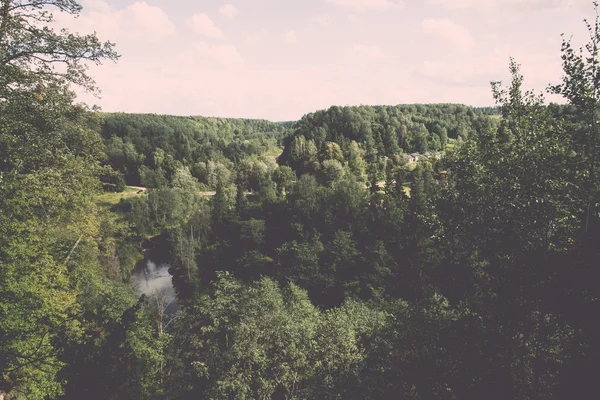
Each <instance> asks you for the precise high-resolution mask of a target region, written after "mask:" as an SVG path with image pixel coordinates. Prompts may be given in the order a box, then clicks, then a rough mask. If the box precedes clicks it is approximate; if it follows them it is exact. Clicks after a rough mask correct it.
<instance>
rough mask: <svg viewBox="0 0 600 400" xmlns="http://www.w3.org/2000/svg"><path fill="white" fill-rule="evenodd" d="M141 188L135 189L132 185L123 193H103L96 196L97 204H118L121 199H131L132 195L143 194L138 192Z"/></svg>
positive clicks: (105, 205)
mask: <svg viewBox="0 0 600 400" xmlns="http://www.w3.org/2000/svg"><path fill="white" fill-rule="evenodd" d="M138 190H139V189H134V188H131V187H127V188H126V189H125V191H123V192H121V193H103V194H101V195H99V196H96V204H97V205H99V206H101V207H108V208H110V207H112V206H114V205H116V204H119V201H121V199H130V198H132V197H136V196H141V195H142V194H139V195H138V194H137V192H138Z"/></svg>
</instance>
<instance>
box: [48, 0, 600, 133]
mask: <svg viewBox="0 0 600 400" xmlns="http://www.w3.org/2000/svg"><path fill="white" fill-rule="evenodd" d="M82 4H83V6H84V10H83V12H82V14H81V16H80V17H79V18H78V19H76V20H75V19H71V18H65V16H57V17H58V18H60V20H59V23H60V24H62V25H65V26H67V27H69V28H70V29H71V30H73V31H78V32H81V33H89V32H93V31H96V32H97V34H98V36H99V37H100V38H101V39H103V40H111V41H112V42H115V43H116V44H117V51H118V52H119V53H120V54H121V55H122V57H121V59H120V60H119V61H118V63H116V64H113V63H112V62H109V63H106V64H104V65H103V66H101V67H98V68H96V67H94V68H92V69H91V74H92V75H93V76H94V77H95V79H96V81H97V83H98V85H99V86H100V88H101V90H102V98H101V99H94V98H90V97H87V96H85V95H84V96H81V99H82V100H85V101H87V102H90V103H95V104H98V105H100V106H101V107H102V109H103V110H104V111H124V112H148V113H159V114H176V115H205V116H219V117H245V118H266V119H270V120H274V121H280V120H297V119H299V118H300V117H301V116H302V115H304V114H306V113H308V112H312V111H316V110H318V109H323V108H328V107H329V106H331V105H334V104H335V105H359V104H369V105H377V104H401V103H440V102H444V103H445V102H452V103H463V104H468V105H478V106H484V105H493V99H492V96H491V91H490V85H489V82H490V81H492V80H507V79H508V62H509V57H510V56H513V57H514V58H515V59H516V60H517V62H519V63H520V64H522V72H523V74H524V75H525V81H526V86H527V87H528V88H533V89H537V90H544V89H545V87H546V86H547V85H548V84H549V83H557V82H558V81H559V80H560V77H561V67H560V44H561V36H560V35H561V33H565V34H567V35H568V36H571V35H573V41H574V43H576V44H577V45H581V44H584V43H585V42H586V34H587V33H586V30H585V25H584V24H583V22H582V19H583V18H589V19H592V18H593V16H594V13H593V6H592V2H591V0H404V1H401V0H294V1H292V0H146V1H135V0H83V1H82ZM547 98H548V99H549V100H556V99H555V98H552V97H549V96H547Z"/></svg>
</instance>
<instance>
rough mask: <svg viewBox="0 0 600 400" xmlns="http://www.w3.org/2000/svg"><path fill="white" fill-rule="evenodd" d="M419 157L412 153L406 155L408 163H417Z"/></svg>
mask: <svg viewBox="0 0 600 400" xmlns="http://www.w3.org/2000/svg"><path fill="white" fill-rule="evenodd" d="M420 159H421V155H420V154H419V153H412V154H409V155H408V161H409V162H419V160H420Z"/></svg>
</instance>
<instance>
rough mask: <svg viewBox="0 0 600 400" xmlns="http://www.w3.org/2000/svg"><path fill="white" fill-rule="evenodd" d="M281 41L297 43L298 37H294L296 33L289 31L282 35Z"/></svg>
mask: <svg viewBox="0 0 600 400" xmlns="http://www.w3.org/2000/svg"><path fill="white" fill-rule="evenodd" d="M283 40H284V41H285V42H287V43H292V44H294V43H298V35H296V31H294V30H290V31H287V32H286V33H285V34H284V35H283Z"/></svg>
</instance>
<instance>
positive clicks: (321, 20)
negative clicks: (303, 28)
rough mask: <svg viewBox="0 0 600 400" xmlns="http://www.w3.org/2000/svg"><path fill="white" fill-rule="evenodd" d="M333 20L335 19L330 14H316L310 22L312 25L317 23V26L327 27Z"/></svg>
mask: <svg viewBox="0 0 600 400" xmlns="http://www.w3.org/2000/svg"><path fill="white" fill-rule="evenodd" d="M332 21H333V20H332V19H331V17H330V16H329V15H316V16H314V17H313V18H312V19H311V20H310V23H311V26H312V25H317V26H320V27H321V28H327V27H328V26H330V25H331V22H332Z"/></svg>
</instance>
